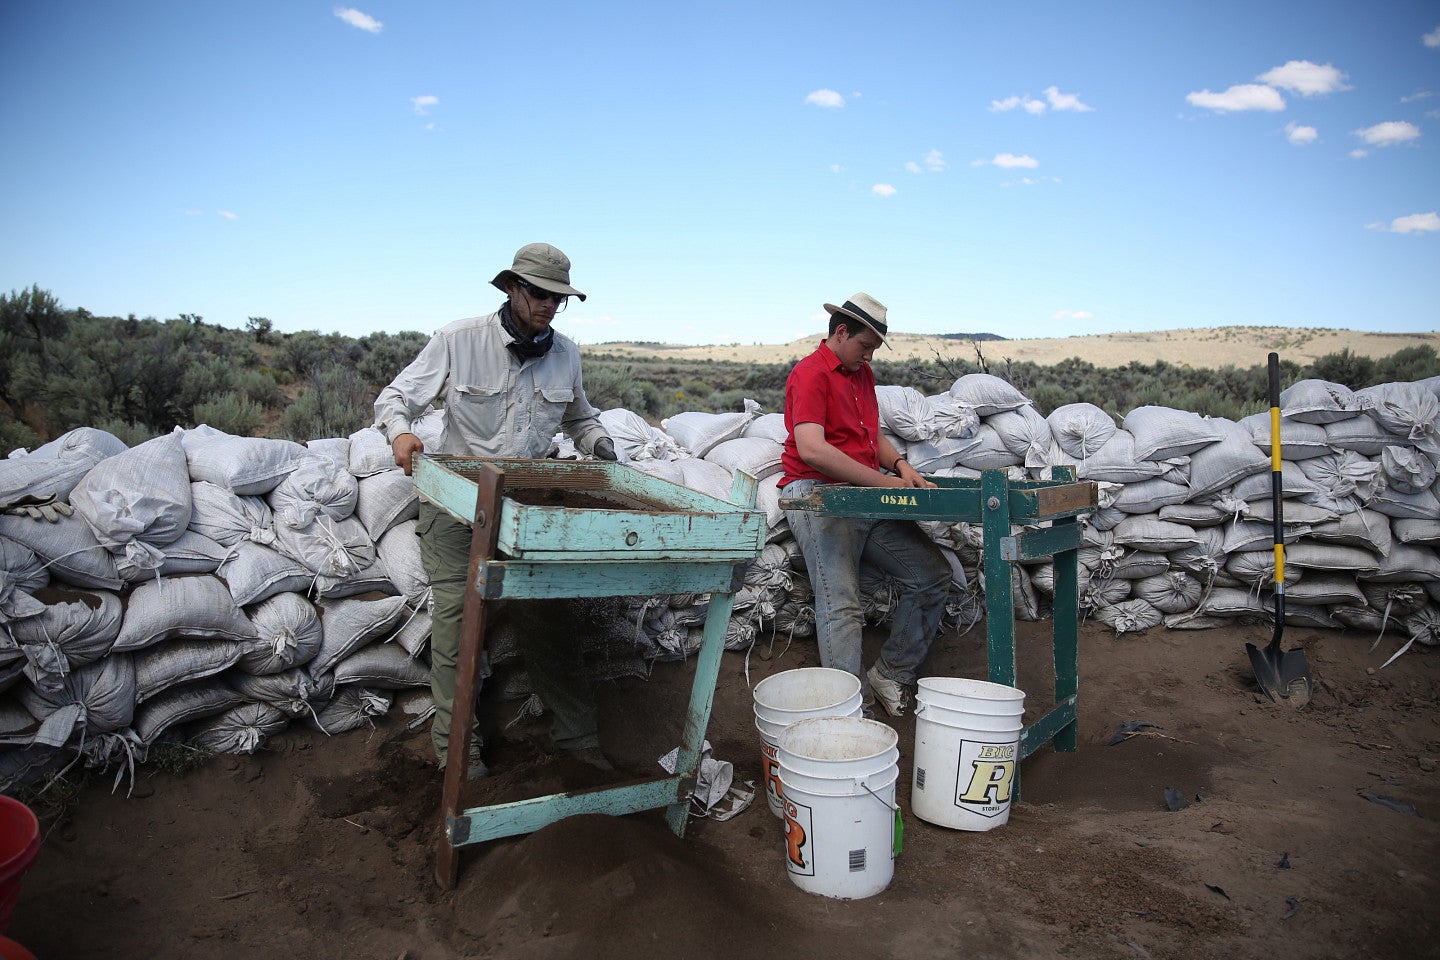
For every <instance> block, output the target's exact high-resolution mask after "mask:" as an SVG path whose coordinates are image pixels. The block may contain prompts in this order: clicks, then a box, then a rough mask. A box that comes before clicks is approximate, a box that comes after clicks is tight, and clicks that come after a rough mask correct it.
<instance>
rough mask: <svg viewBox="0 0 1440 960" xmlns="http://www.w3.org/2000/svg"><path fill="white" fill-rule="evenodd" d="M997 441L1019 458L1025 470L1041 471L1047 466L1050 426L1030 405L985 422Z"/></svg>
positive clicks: (990, 418)
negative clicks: (1039, 468)
mask: <svg viewBox="0 0 1440 960" xmlns="http://www.w3.org/2000/svg"><path fill="white" fill-rule="evenodd" d="M985 423H986V425H987V426H989V427H991V428H993V429H994V431H995V433H996V434H998V435H999V437H1000V443H1001V444H1002V445H1003V446H1004V447H1005V449H1006V450H1009V451H1010V452H1011V453H1012V454H1014V455H1015V456H1017V457H1019V458H1020V459H1021V462H1022V463H1023V464H1024V466H1026V467H1037V468H1038V467H1044V466H1047V465H1048V464H1049V463H1050V456H1051V446H1052V444H1053V442H1054V441H1053V439H1052V438H1051V436H1050V424H1049V422H1048V421H1047V420H1046V419H1045V418H1044V417H1042V416H1040V413H1039V411H1037V410H1036V409H1035V408H1034V407H1033V406H1031V405H1030V404H1028V403H1027V404H1025V405H1024V406H1022V407H1016V408H1015V409H1014V410H1007V411H1004V412H1002V413H997V414H995V415H994V416H991V417H989V418H987V419H986V421H985Z"/></svg>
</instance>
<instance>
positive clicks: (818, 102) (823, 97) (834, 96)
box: [805, 90, 845, 110]
mask: <svg viewBox="0 0 1440 960" xmlns="http://www.w3.org/2000/svg"><path fill="white" fill-rule="evenodd" d="M805 102H806V103H813V104H815V106H817V107H825V108H827V109H830V110H838V109H839V108H840V107H843V106H845V98H844V97H842V96H840V94H838V93H836V92H835V91H834V90H816V91H814V92H813V93H811V94H810V95H808V96H807V97H806V98H805Z"/></svg>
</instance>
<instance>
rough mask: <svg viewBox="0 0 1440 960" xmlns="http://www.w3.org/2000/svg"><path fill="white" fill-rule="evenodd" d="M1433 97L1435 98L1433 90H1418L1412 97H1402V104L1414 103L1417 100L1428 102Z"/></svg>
mask: <svg viewBox="0 0 1440 960" xmlns="http://www.w3.org/2000/svg"><path fill="white" fill-rule="evenodd" d="M1433 96H1435V91H1433V90H1418V91H1416V92H1415V93H1412V94H1410V96H1408V97H1401V98H1400V102H1401V103H1414V102H1415V101H1416V100H1428V99H1430V98H1431V97H1433Z"/></svg>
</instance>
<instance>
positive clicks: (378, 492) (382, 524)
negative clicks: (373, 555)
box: [355, 467, 420, 540]
mask: <svg viewBox="0 0 1440 960" xmlns="http://www.w3.org/2000/svg"><path fill="white" fill-rule="evenodd" d="M355 516H356V517H358V518H359V519H360V523H361V524H362V525H363V526H364V527H365V532H366V533H368V534H369V535H370V539H371V540H379V539H380V538H381V537H382V536H384V535H385V531H387V530H389V529H390V528H391V527H393V526H395V525H396V524H397V523H404V522H405V521H406V520H414V519H415V518H416V517H418V516H420V498H419V497H418V496H416V494H415V481H414V479H412V478H411V477H407V476H406V475H405V471H404V470H401V469H400V468H399V467H396V468H395V469H393V470H385V471H382V472H380V473H376V474H371V475H370V476H368V477H365V478H364V479H362V480H361V481H360V483H359V492H358V499H357V500H356V503H355Z"/></svg>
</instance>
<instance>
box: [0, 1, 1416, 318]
mask: <svg viewBox="0 0 1440 960" xmlns="http://www.w3.org/2000/svg"><path fill="white" fill-rule="evenodd" d="M0 120H3V123H4V129H5V130H6V133H7V136H6V147H5V149H4V150H3V151H0V177H3V179H0V182H3V183H4V185H5V188H4V190H3V191H0V224H3V227H0V291H11V290H18V289H22V288H26V287H29V286H30V285H31V284H39V285H40V286H41V287H42V288H43V289H47V290H49V291H50V292H52V293H53V294H54V295H55V296H56V297H57V298H59V300H60V301H61V302H62V303H63V304H64V305H65V306H67V307H84V308H86V309H88V310H90V311H91V312H92V313H96V314H102V315H119V316H123V315H126V314H130V313H133V314H136V315H137V316H141V317H145V316H153V317H157V318H161V319H164V318H168V317H174V316H178V315H179V314H181V313H193V314H199V315H201V316H203V317H205V319H206V320H207V321H208V322H213V323H219V324H222V325H225V326H232V327H240V326H243V325H244V324H245V322H246V318H248V317H252V316H265V317H269V318H270V319H271V320H272V321H273V322H274V324H275V326H276V328H277V329H279V330H284V331H295V330H320V331H322V332H331V331H339V332H343V333H347V334H351V335H357V336H358V335H361V334H364V333H368V332H371V331H376V330H388V331H400V330H420V331H425V332H429V331H431V330H433V329H435V328H436V327H438V326H440V325H442V324H444V323H447V322H449V321H450V320H453V319H457V318H459V317H464V316H473V315H476V314H480V313H485V312H488V311H490V310H493V309H495V307H496V306H498V304H499V302H500V299H501V296H500V294H498V292H497V291H495V290H494V288H492V287H491V286H489V280H490V278H491V277H493V276H494V275H495V273H496V272H497V271H498V270H499V269H500V268H502V267H505V266H508V265H509V263H510V258H511V256H512V255H513V253H514V251H515V249H516V248H517V247H519V246H520V245H521V244H523V243H527V242H531V241H537V240H543V241H546V242H549V243H553V244H555V245H557V246H559V247H560V248H561V249H563V250H564V251H565V252H566V253H568V254H569V255H570V257H571V259H572V261H573V262H574V270H573V274H572V279H573V282H574V283H575V285H576V286H578V287H579V288H580V289H581V290H584V291H585V292H586V293H587V294H589V299H588V301H587V302H585V303H578V302H572V304H571V305H570V307H569V308H568V309H567V311H566V312H565V313H564V314H562V315H561V317H560V318H559V320H558V321H557V326H558V327H559V328H560V329H562V330H564V331H565V332H567V333H569V334H570V335H571V336H573V337H575V338H576V339H577V340H579V341H581V342H588V343H595V342H602V341H607V340H657V341H665V342H673V343H780V342H785V341H789V340H791V339H794V338H796V337H799V336H802V335H807V334H810V333H814V332H816V331H818V330H820V329H821V327H822V325H823V318H824V312H823V310H822V309H821V304H822V303H823V302H825V301H830V302H840V301H841V300H843V298H845V297H847V296H849V295H850V294H851V293H853V292H855V291H857V290H864V291H866V292H868V293H870V294H871V295H873V296H875V297H876V298H878V299H879V300H881V301H882V302H884V303H885V304H886V305H887V306H888V307H889V310H890V319H891V326H892V328H893V329H895V330H897V331H904V332H914V333H950V332H960V331H968V332H976V331H990V332H995V333H1001V334H1004V335H1007V336H1012V337H1042V336H1064V335H1068V334H1078V333H1108V332H1117V331H1126V330H1131V331H1135V330H1153V329H1167V328H1177V327H1208V326H1216V325H1225V324H1277V325H1284V326H1322V327H1349V328H1354V329H1362V330H1382V331H1418V330H1435V329H1440V213H1437V211H1440V153H1437V150H1440V4H1437V3H1435V2H1433V0H1427V2H1388V0H1378V2H1372V3H1365V4H1359V3H1354V2H1325V0H1320V2H1304V3H1300V2H1293V3H1263V2H1260V3H1256V2H1250V0H1247V2H1232V0H1218V2H1217V0H1208V2H1204V3H1199V2H1195V3H1190V2H1165V3H1153V2H1150V3H1142V2H1134V3H1090V4H1076V3H1057V2H1049V0H1040V2H1032V3H1028V4H1023V5H1021V4H1002V3H969V2H949V3H942V2H896V3H891V4H877V3H854V2H843V0H842V2H830V3H824V4H820V3H813V2H792V3H784V2H770V3H763V4H762V3H752V2H749V0H738V2H732V3H728V4H724V5H717V4H678V3H638V2H625V0H615V2H610V3H606V4H589V3H567V2H550V3H533V4H504V5H501V4H492V3H459V2H440V0H436V2H423V0H409V2H398V0H383V2H367V0H362V2H360V3H358V4H357V5H355V6H349V5H346V4H340V5H336V4H334V3H316V2H308V0H283V2H281V0H256V2H249V3H209V2H180V0H174V2H168V3H160V2H136V3H127V4H112V3H95V2H78V0H46V2H44V3H32V2H22V0H8V2H0Z"/></svg>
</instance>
